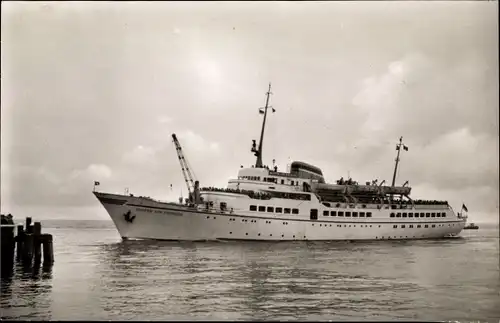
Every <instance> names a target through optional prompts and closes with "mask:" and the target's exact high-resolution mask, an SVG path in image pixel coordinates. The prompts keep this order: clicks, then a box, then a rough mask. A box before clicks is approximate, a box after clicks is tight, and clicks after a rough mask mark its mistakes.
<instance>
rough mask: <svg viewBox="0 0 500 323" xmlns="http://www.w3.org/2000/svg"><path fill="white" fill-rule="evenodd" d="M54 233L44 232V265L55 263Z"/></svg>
mask: <svg viewBox="0 0 500 323" xmlns="http://www.w3.org/2000/svg"><path fill="white" fill-rule="evenodd" d="M52 241H53V240H52V235H51V234H47V233H45V234H42V244H43V265H44V266H50V265H52V264H53V263H54V248H53V245H52Z"/></svg>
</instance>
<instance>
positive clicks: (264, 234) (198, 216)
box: [94, 193, 465, 241]
mask: <svg viewBox="0 0 500 323" xmlns="http://www.w3.org/2000/svg"><path fill="white" fill-rule="evenodd" d="M94 194H95V195H96V197H97V198H98V199H99V200H100V202H101V203H102V204H103V206H104V207H105V209H106V210H107V212H108V213H109V215H110V217H111V219H112V220H113V222H114V224H115V226H116V228H117V230H118V232H119V234H120V236H121V237H122V238H123V239H156V240H221V239H229V240H263V241H266V240H273V241H290V240H389V239H397V240H399V239H401V240H405V239H434V238H444V237H449V236H454V235H457V234H459V233H460V231H461V230H462V229H463V228H464V226H465V220H463V219H460V218H457V217H448V218H405V219H401V218H389V213H388V212H390V210H383V209H382V210H374V211H373V212H374V216H373V217H372V218H338V217H337V218H333V217H318V219H317V220H310V219H307V218H304V217H300V216H297V215H291V214H287V215H284V214H283V215H275V214H265V213H264V214H262V215H260V214H259V215H257V214H255V213H254V214H251V215H250V214H248V212H234V213H229V212H225V213H222V212H220V211H219V212H215V211H211V212H205V211H202V210H197V209H195V208H189V207H187V206H184V205H180V204H175V203H163V202H158V201H154V200H150V199H146V198H140V197H131V196H125V195H118V194H106V193H94ZM120 201H121V202H120ZM129 211H130V213H129ZM393 211H394V210H393ZM377 212H379V213H377ZM127 213H128V214H129V221H127V220H126V217H127V216H126V215H125V214H127ZM386 213H387V214H386ZM386 215H387V216H386ZM130 217H133V219H132V220H130ZM402 225H404V226H405V228H402V227H401V226H402ZM410 225H411V226H413V227H412V228H410ZM417 225H418V226H420V227H419V228H417ZM426 225H427V226H428V228H425V226H426ZM394 226H397V228H395V227H394ZM432 226H434V227H432Z"/></svg>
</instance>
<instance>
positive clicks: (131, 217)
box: [123, 210, 135, 223]
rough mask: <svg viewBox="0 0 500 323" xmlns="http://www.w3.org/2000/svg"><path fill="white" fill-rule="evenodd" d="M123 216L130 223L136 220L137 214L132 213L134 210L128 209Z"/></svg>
mask: <svg viewBox="0 0 500 323" xmlns="http://www.w3.org/2000/svg"><path fill="white" fill-rule="evenodd" d="M123 217H124V218H125V221H127V222H129V223H132V222H134V219H135V215H132V212H130V210H128V212H127V213H125V214H123Z"/></svg>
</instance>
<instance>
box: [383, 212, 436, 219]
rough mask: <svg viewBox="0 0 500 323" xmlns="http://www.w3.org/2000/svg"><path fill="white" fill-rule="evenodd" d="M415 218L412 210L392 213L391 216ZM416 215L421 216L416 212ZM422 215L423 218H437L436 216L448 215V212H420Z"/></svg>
mask: <svg viewBox="0 0 500 323" xmlns="http://www.w3.org/2000/svg"><path fill="white" fill-rule="evenodd" d="M401 217H403V218H406V217H408V218H413V213H412V212H410V213H408V214H407V213H406V212H403V213H400V212H398V213H391V218H401ZM415 217H416V218H418V217H419V213H415ZM420 217H421V218H423V217H426V218H435V217H438V218H441V217H443V218H444V217H446V213H445V212H441V213H440V212H437V213H436V212H430V213H429V212H427V213H420Z"/></svg>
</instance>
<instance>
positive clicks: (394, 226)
mask: <svg viewBox="0 0 500 323" xmlns="http://www.w3.org/2000/svg"><path fill="white" fill-rule="evenodd" d="M439 226H441V225H439ZM392 227H393V228H394V229H397V228H398V226H397V225H396V224H395V225H393V226H392ZM408 227H409V228H410V229H411V228H413V224H410V225H409V226H408ZM421 227H422V225H420V224H417V228H421ZM428 227H429V225H428V224H424V228H428ZM432 227H433V228H435V227H436V225H435V224H433V225H432ZM404 228H406V225H404V224H403V225H401V229H404Z"/></svg>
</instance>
